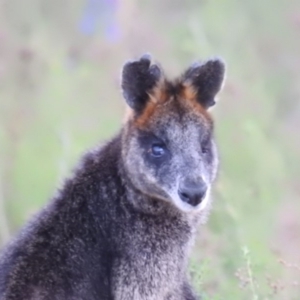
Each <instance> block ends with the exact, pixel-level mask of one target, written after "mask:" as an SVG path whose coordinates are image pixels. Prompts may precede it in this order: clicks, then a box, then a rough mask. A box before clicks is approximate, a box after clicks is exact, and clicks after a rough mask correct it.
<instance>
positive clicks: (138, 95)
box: [122, 54, 162, 112]
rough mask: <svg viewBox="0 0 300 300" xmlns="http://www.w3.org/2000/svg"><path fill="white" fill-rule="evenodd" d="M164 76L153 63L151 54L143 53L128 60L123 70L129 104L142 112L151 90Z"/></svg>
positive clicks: (126, 98) (123, 84)
mask: <svg viewBox="0 0 300 300" xmlns="http://www.w3.org/2000/svg"><path fill="white" fill-rule="evenodd" d="M161 78H162V71H161V69H160V68H159V67H158V66H157V65H156V64H152V65H151V56H150V55H148V54H145V55H143V56H142V57H141V58H140V59H138V60H134V61H129V62H127V63H126V64H125V65H124V67H123V71H122V90H123V96H124V98H125V100H126V102H127V104H128V105H129V106H130V107H131V108H132V109H133V110H134V111H135V112H140V111H142V109H143V108H144V107H145V105H146V103H147V101H148V100H149V94H148V93H149V92H150V91H151V90H152V89H153V88H154V87H155V86H156V85H157V83H158V82H159V81H160V79H161Z"/></svg>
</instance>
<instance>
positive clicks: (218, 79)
mask: <svg viewBox="0 0 300 300" xmlns="http://www.w3.org/2000/svg"><path fill="white" fill-rule="evenodd" d="M224 76H225V63H224V62H223V61H222V60H220V59H214V60H208V61H207V62H204V63H201V64H200V63H197V64H194V65H192V66H191V67H190V68H189V69H188V70H187V71H186V72H185V73H184V75H183V84H184V85H185V86H186V87H187V88H192V89H193V92H194V94H195V97H196V99H197V101H198V102H199V103H200V104H201V105H202V106H203V107H204V108H206V109H207V108H209V107H210V106H213V105H214V104H215V100H214V99H215V96H216V94H217V93H218V92H219V91H220V89H221V88H222V84H223V81H224Z"/></svg>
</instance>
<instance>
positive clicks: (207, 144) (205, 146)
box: [201, 139, 210, 154]
mask: <svg viewBox="0 0 300 300" xmlns="http://www.w3.org/2000/svg"><path fill="white" fill-rule="evenodd" d="M209 151H210V141H209V139H205V140H204V141H202V143H201V152H202V154H208V153H209Z"/></svg>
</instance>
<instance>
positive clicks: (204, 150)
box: [201, 145, 209, 154]
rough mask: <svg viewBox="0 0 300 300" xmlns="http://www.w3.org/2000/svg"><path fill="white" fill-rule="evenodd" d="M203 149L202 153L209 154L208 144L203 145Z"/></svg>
mask: <svg viewBox="0 0 300 300" xmlns="http://www.w3.org/2000/svg"><path fill="white" fill-rule="evenodd" d="M201 151H202V154H207V153H208V152H209V149H208V146H207V145H204V146H201Z"/></svg>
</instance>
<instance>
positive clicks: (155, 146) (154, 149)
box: [149, 144, 166, 157]
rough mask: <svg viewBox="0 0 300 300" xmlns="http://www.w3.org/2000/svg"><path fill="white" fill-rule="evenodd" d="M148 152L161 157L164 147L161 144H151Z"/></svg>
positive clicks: (164, 150)
mask: <svg viewBox="0 0 300 300" xmlns="http://www.w3.org/2000/svg"><path fill="white" fill-rule="evenodd" d="M149 152H150V154H151V155H152V156H154V157H161V156H163V155H164V154H165V152H166V149H165V148H164V147H163V146H162V145H158V144H153V145H152V146H151V148H150V150H149Z"/></svg>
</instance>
